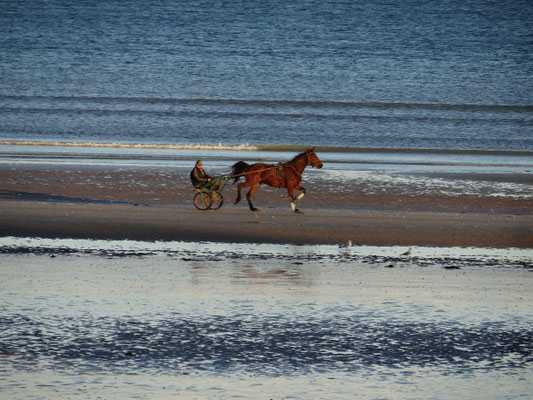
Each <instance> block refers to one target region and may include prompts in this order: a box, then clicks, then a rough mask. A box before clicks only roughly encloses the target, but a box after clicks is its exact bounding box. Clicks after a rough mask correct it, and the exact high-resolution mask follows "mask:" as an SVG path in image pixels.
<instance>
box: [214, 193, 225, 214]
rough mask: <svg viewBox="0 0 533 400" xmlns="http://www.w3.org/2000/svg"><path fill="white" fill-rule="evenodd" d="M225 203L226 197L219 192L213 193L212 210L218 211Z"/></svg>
mask: <svg viewBox="0 0 533 400" xmlns="http://www.w3.org/2000/svg"><path fill="white" fill-rule="evenodd" d="M223 203H224V197H222V193H220V192H219V191H218V190H215V191H213V192H211V210H218V209H219V208H220V207H222V204H223Z"/></svg>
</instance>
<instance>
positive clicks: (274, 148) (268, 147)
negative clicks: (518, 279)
mask: <svg viewBox="0 0 533 400" xmlns="http://www.w3.org/2000/svg"><path fill="white" fill-rule="evenodd" d="M0 146H50V147H89V148H90V147H96V148H124V149H167V150H173V149H175V150H221V151H228V150H233V151H265V152H266V151H268V152H282V153H285V152H287V153H288V152H301V151H305V150H307V149H310V148H313V149H315V151H316V152H321V153H412V154H465V155H468V154H473V155H510V156H513V155H516V156H533V151H528V150H521V151H518V150H469V149H417V148H385V147H384V148H377V147H376V148H373V147H349V146H312V145H286V144H248V143H242V144H223V143H218V144H210V143H206V144H199V143H197V144H179V143H178V144H168V143H103V142H57V141H39V140H0Z"/></svg>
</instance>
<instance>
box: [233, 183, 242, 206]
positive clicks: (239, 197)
mask: <svg viewBox="0 0 533 400" xmlns="http://www.w3.org/2000/svg"><path fill="white" fill-rule="evenodd" d="M239 201H241V184H240V183H239V185H237V198H236V199H235V201H234V202H233V204H238V203H239Z"/></svg>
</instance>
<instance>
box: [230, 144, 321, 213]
mask: <svg viewBox="0 0 533 400" xmlns="http://www.w3.org/2000/svg"><path fill="white" fill-rule="evenodd" d="M308 165H310V166H312V167H317V168H322V161H320V159H319V158H318V157H317V155H316V154H315V148H314V147H313V148H312V149H308V150H307V151H304V152H303V153H301V154H298V155H297V156H296V157H294V158H293V159H292V160H291V161H288V162H285V163H280V164H279V165H272V164H261V163H256V164H252V165H249V164H247V163H245V162H244V161H239V162H238V163H236V164H234V165H233V167H232V171H233V174H232V175H233V176H234V178H235V179H234V181H233V183H235V182H237V181H238V180H239V178H241V176H244V177H245V178H246V182H242V183H239V184H238V185H237V189H238V194H237V199H236V200H235V203H234V204H237V203H238V202H239V201H241V189H244V188H247V187H249V188H250V190H249V191H248V193H247V194H246V199H247V200H248V205H249V206H250V210H252V211H260V210H259V209H257V208H255V207H254V205H253V203H252V196H253V195H254V193H255V192H256V191H257V189H259V186H261V184H262V183H266V184H267V185H269V186H273V187H280V188H282V187H283V188H287V193H288V194H289V199H290V202H291V209H292V211H294V212H296V213H299V214H302V212H301V211H300V210H298V209H297V208H296V207H295V205H294V202H295V201H296V200H300V199H301V198H302V197H303V196H304V194H305V188H304V187H303V186H302V185H300V182H301V181H302V173H303V172H304V170H305V167H307V166H308ZM295 190H298V191H300V192H301V193H300V194H299V195H298V196H296V197H294V191H295Z"/></svg>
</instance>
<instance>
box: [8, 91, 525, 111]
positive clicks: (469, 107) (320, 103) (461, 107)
mask: <svg viewBox="0 0 533 400" xmlns="http://www.w3.org/2000/svg"><path fill="white" fill-rule="evenodd" d="M0 100H24V101H31V100H38V101H40V100H47V101H57V102H72V101H73V102H92V103H130V104H131V103H137V104H180V105H187V104H191V105H202V104H203V105H242V106H262V107H287V106H290V107H310V108H317V107H319V108H324V107H331V108H367V109H378V110H388V109H422V110H456V111H485V112H498V111H500V112H510V111H511V112H532V111H533V105H529V104H448V103H403V102H365V101H335V100H285V99H231V98H230V99H221V98H164V97H163V98H158V97H113V96H30V95H0Z"/></svg>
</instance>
